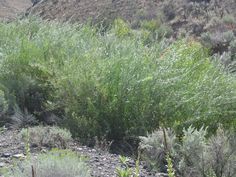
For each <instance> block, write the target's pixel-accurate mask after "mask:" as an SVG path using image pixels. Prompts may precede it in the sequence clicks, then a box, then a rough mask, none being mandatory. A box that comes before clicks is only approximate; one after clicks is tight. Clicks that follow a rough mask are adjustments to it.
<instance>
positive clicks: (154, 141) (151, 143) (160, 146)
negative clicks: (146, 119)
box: [140, 129, 176, 172]
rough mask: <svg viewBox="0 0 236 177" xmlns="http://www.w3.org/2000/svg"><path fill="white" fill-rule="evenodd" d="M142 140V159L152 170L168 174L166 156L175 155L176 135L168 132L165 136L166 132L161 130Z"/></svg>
mask: <svg viewBox="0 0 236 177" xmlns="http://www.w3.org/2000/svg"><path fill="white" fill-rule="evenodd" d="M165 138H166V140H165ZM140 139H141V142H140V150H141V152H142V153H141V158H142V159H143V160H145V161H147V162H148V164H149V165H150V167H151V168H155V169H157V170H158V171H161V172H166V170H167V169H166V155H167V154H169V153H170V154H173V153H174V146H175V145H176V144H175V143H176V136H175V133H174V132H173V131H171V130H167V131H166V135H164V131H163V130H161V129H160V130H157V131H154V132H153V133H152V134H149V135H148V136H147V137H140ZM165 141H166V142H165ZM166 144H167V145H166ZM166 146H167V147H166ZM166 148H167V149H166Z"/></svg>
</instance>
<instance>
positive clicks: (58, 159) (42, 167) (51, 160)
mask: <svg viewBox="0 0 236 177" xmlns="http://www.w3.org/2000/svg"><path fill="white" fill-rule="evenodd" d="M32 174H36V175H37V177H55V176H57V177H65V176H66V177H89V176H90V173H89V168H88V167H87V166H86V164H85V162H84V160H83V159H82V158H81V157H79V155H78V154H76V153H74V152H72V151H69V150H53V151H50V152H48V153H46V154H39V155H38V156H37V158H32V159H28V160H25V161H23V162H19V163H18V164H17V165H16V166H14V167H12V169H11V170H10V172H9V173H7V174H6V176H14V177H32Z"/></svg>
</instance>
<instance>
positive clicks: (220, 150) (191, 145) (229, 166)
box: [140, 126, 236, 177]
mask: <svg viewBox="0 0 236 177" xmlns="http://www.w3.org/2000/svg"><path fill="white" fill-rule="evenodd" d="M157 132H161V131H156V132H154V133H153V134H151V135H149V136H148V137H145V138H144V137H142V138H141V144H140V148H141V150H142V151H141V152H142V154H141V157H145V158H143V160H145V161H146V162H147V163H149V164H151V165H153V168H158V169H161V168H162V169H164V172H167V173H168V174H169V175H170V176H171V175H174V174H175V175H176V176H182V177H192V176H199V177H200V176H202V177H205V176H206V177H212V176H214V177H229V176H230V177H235V174H236V172H235V165H233V164H235V160H236V151H235V149H234V147H235V144H236V140H235V132H234V131H226V130H223V128H222V126H219V128H218V129H217V133H216V134H215V135H212V136H210V137H208V135H207V131H206V129H205V128H200V129H199V130H197V129H194V128H193V127H189V128H188V129H185V130H184V131H183V135H182V137H181V138H174V141H173V142H172V143H171V144H172V146H171V147H172V149H171V151H170V153H169V154H168V153H167V154H166V155H167V156H165V159H163V158H160V157H159V154H160V152H162V153H163V151H164V149H165V148H164V145H163V143H162V144H160V143H158V142H160V141H163V134H160V133H158V134H157ZM153 135H156V136H153ZM172 136H174V137H175V134H172ZM167 137H168V138H167V139H169V137H170V135H169V134H167ZM171 144H170V145H171ZM166 165H167V169H166V168H164V167H166Z"/></svg>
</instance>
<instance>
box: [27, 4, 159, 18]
mask: <svg viewBox="0 0 236 177" xmlns="http://www.w3.org/2000/svg"><path fill="white" fill-rule="evenodd" d="M158 1H159V0H152V1H150V0H53V1H51V0H44V1H42V2H40V3H38V4H37V5H36V6H35V7H33V8H32V9H31V11H30V13H31V14H36V15H39V16H41V17H42V18H44V19H50V20H54V19H57V20H59V21H63V22H64V21H70V22H76V21H79V22H85V21H87V20H92V21H93V22H97V21H108V22H109V21H110V20H112V19H114V18H118V17H121V18H124V19H126V20H128V21H133V20H136V19H137V18H142V17H144V16H145V18H153V17H155V16H156V9H157V8H156V7H157V4H158Z"/></svg>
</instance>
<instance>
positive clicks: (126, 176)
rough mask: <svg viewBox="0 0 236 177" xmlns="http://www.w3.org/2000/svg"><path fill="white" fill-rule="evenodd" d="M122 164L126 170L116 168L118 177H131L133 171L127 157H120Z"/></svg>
mask: <svg viewBox="0 0 236 177" xmlns="http://www.w3.org/2000/svg"><path fill="white" fill-rule="evenodd" d="M119 159H120V162H121V164H122V165H123V166H124V168H116V174H117V176H118V177H130V176H131V175H132V170H131V168H129V166H128V165H127V162H128V159H127V157H123V156H119Z"/></svg>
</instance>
